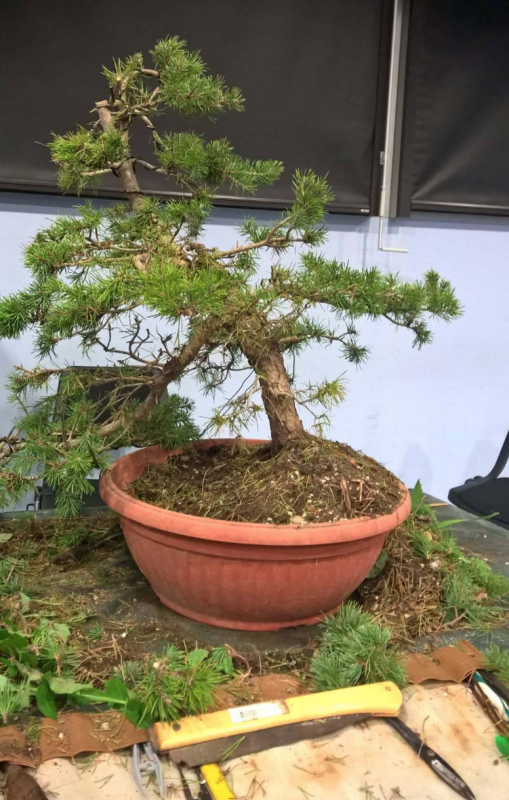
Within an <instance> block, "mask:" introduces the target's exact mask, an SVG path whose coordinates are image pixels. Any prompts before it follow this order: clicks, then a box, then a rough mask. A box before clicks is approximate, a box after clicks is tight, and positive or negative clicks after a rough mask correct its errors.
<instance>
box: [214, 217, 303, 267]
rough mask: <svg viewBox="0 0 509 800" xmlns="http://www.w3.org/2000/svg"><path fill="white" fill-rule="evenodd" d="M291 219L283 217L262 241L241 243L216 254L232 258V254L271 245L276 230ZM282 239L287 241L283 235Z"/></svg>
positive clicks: (219, 256) (217, 256)
mask: <svg viewBox="0 0 509 800" xmlns="http://www.w3.org/2000/svg"><path fill="white" fill-rule="evenodd" d="M290 219H291V218H290V217H285V219H282V220H281V221H280V222H278V223H277V224H276V225H274V227H273V228H272V229H271V230H270V231H269V232H268V234H267V236H266V237H265V239H262V241H261V242H252V243H251V244H243V245H240V246H239V247H234V248H233V249H232V250H224V251H223V252H222V253H218V254H217V255H216V258H231V257H232V256H236V255H238V253H245V252H247V251H248V250H256V249H257V248H259V247H267V245H270V240H271V239H272V237H273V236H274V234H275V233H276V231H277V230H279V228H281V227H282V225H286V223H287V222H289V221H290ZM281 240H282V241H286V239H283V237H281Z"/></svg>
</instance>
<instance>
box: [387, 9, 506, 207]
mask: <svg viewBox="0 0 509 800" xmlns="http://www.w3.org/2000/svg"><path fill="white" fill-rule="evenodd" d="M407 70H408V71H407V80H406V93H405V94H406V97H405V112H404V119H405V127H404V135H403V142H404V146H403V153H402V168H401V172H400V175H401V183H400V197H399V208H398V211H399V213H400V214H404V213H409V211H410V208H412V209H414V210H439V211H470V212H481V213H499V214H509V0H412V7H411V18H410V32H409V42H408V65H407Z"/></svg>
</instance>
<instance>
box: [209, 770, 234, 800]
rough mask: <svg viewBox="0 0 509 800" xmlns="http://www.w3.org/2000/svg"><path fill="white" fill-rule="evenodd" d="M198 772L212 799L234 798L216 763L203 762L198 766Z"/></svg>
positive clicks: (226, 799)
mask: <svg viewBox="0 0 509 800" xmlns="http://www.w3.org/2000/svg"><path fill="white" fill-rule="evenodd" d="M200 772H201V774H202V775H203V777H204V778H205V782H206V784H207V787H208V790H209V792H210V794H211V795H212V797H213V798H214V800H236V798H235V795H234V794H233V792H232V791H231V790H230V787H229V786H228V784H227V783H226V778H225V777H224V775H223V773H222V772H221V769H220V768H219V766H218V765H217V764H204V765H203V766H202V767H200Z"/></svg>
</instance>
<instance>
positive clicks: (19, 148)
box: [0, 0, 392, 213]
mask: <svg viewBox="0 0 509 800" xmlns="http://www.w3.org/2000/svg"><path fill="white" fill-rule="evenodd" d="M391 13H392V2H391V0H339V2H338V0H321V2H318V3H317V2H311V0H242V2H240V0H214V2H211V0H145V2H139V0H108V1H107V2H105V0H89V2H87V3H77V2H69V0H51V2H48V3H43V2H41V0H4V2H3V3H2V5H1V9H0V23H1V24H0V65H1V74H2V77H3V97H2V106H3V108H4V112H5V114H4V118H3V126H2V147H1V148H0V189H1V188H4V189H10V190H17V191H22V190H25V191H34V190H35V191H46V192H48V191H50V192H51V191H55V187H56V178H55V170H54V167H53V165H51V163H50V162H49V157H48V156H49V154H48V151H47V150H46V149H45V148H44V147H40V146H38V145H37V144H35V142H36V141H38V142H43V143H46V142H48V141H49V139H50V135H51V132H52V131H54V132H56V133H60V134H63V133H66V132H67V131H69V130H74V129H75V128H76V126H77V125H78V124H81V125H87V124H88V123H89V122H90V121H91V119H93V118H92V117H91V116H90V114H89V110H90V109H92V108H93V105H94V102H95V101H97V100H101V99H104V98H106V97H107V95H108V87H107V84H106V81H105V79H104V78H103V77H102V76H101V74H100V73H101V65H103V64H104V65H106V66H108V67H111V65H112V59H113V57H121V58H122V57H125V56H127V55H130V54H131V53H133V52H139V51H142V52H144V53H148V50H149V49H150V48H151V47H152V46H153V45H154V43H155V42H156V41H157V40H158V39H161V38H163V37H165V36H171V35H178V36H180V37H181V38H183V39H186V40H187V42H188V44H189V46H190V48H191V49H199V50H201V51H202V55H203V58H204V60H205V62H206V63H207V65H208V66H209V68H210V70H211V73H217V74H221V75H224V77H225V78H226V81H227V83H228V84H230V85H237V86H239V87H240V89H241V90H242V92H243V94H244V96H245V98H246V107H245V111H244V112H243V113H240V114H238V113H233V112H229V113H225V114H223V115H220V117H219V119H218V120H217V122H216V123H215V124H214V123H212V122H209V121H208V120H206V119H202V118H198V119H197V120H195V121H188V120H185V119H183V118H181V117H178V116H177V115H175V114H173V113H171V112H169V113H168V114H167V115H165V117H166V118H165V119H162V120H161V122H162V124H163V125H166V126H167V127H168V128H169V129H171V130H177V131H179V130H180V131H181V130H188V129H194V130H196V132H198V133H203V134H204V135H205V136H206V137H216V138H219V137H221V136H227V138H228V139H230V140H231V142H232V144H233V145H234V146H235V148H236V149H237V150H238V152H239V153H240V154H241V155H244V156H248V157H251V158H255V159H256V158H260V159H266V158H276V159H280V160H281V161H284V162H285V172H284V175H283V177H282V178H281V179H280V180H279V181H278V182H277V183H276V185H275V186H273V187H268V188H267V189H266V190H265V191H264V192H262V193H261V195H260V199H258V200H255V201H250V202H249V201H248V202H249V204H251V205H256V206H262V207H274V206H276V207H277V206H281V205H285V204H287V202H288V201H289V200H290V199H291V197H292V193H291V177H292V173H293V172H294V170H295V169H296V168H301V169H305V168H311V169H314V170H315V171H316V172H317V173H320V174H324V173H328V176H329V181H330V183H331V186H332V189H333V191H334V194H335V201H334V203H333V204H332V205H331V207H330V208H331V210H336V211H348V212H356V213H359V212H361V213H369V211H370V209H371V213H373V210H374V201H375V198H376V197H377V194H378V191H379V180H378V178H379V169H380V167H379V153H380V150H382V149H383V143H382V141H383V139H382V138H381V137H383V126H384V120H383V117H384V114H385V95H386V87H387V59H388V53H389V49H390V16H391ZM380 116H381V117H382V118H381V119H380V118H379V117H380ZM134 127H140V126H134ZM141 127H142V128H143V126H142V125H141ZM139 133H140V134H141V136H140V137H138V138H139V141H140V142H143V144H144V147H143V146H142V147H141V148H136V144H135V146H134V150H135V152H138V153H139V154H140V156H142V157H143V156H144V155H145V157H147V156H149V155H150V149H149V142H148V137H147V135H146V129H145V130H140V131H139ZM136 138H137V137H136V136H135V137H134V140H135V143H136ZM145 143H146V144H145ZM373 176H374V179H373ZM158 177H159V178H160V176H154V175H150V174H149V173H146V172H145V171H144V170H142V169H140V170H139V178H140V181H141V183H142V186H143V188H144V189H147V190H149V191H150V190H152V191H153V192H154V193H157V194H162V193H164V192H165V190H166V191H170V192H171V191H172V190H174V188H175V187H173V186H171V184H170V183H169V182H168V183H166V184H165V182H164V180H163V181H161V180H158ZM105 185H106V187H107V188H106V191H102V192H100V194H101V195H102V196H109V197H114V196H115V190H116V191H117V192H118V183H117V182H116V181H115V179H114V178H111V180H109V181H108V183H106V184H105ZM224 202H225V203H226V204H230V205H237V206H239V205H246V202H243V201H242V200H239V198H234V199H232V198H231V197H230V198H228V197H225V198H224Z"/></svg>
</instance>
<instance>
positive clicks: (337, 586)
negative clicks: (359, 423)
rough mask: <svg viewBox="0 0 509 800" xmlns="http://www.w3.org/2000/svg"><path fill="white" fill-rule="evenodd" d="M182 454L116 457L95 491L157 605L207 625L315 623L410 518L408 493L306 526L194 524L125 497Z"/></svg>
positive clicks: (151, 450) (260, 627) (155, 451)
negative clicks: (369, 510) (145, 475)
mask: <svg viewBox="0 0 509 800" xmlns="http://www.w3.org/2000/svg"><path fill="white" fill-rule="evenodd" d="M233 441H234V440H233V439H209V440H207V441H204V442H201V443H200V444H199V445H198V447H199V448H200V449H202V450H206V449H208V448H209V447H212V446H213V445H217V444H226V445H227V444H230V443H233ZM245 441H246V443H247V444H248V445H250V446H255V445H258V444H264V443H265V440H262V439H247V440H245ZM181 452H183V451H182V450H161V448H159V447H148V448H146V449H144V450H137V451H136V452H133V453H130V454H129V455H127V456H123V457H122V458H119V459H118V461H116V462H115V463H114V464H113V467H112V468H111V469H110V470H108V471H107V472H104V473H103V475H102V477H101V483H100V492H101V497H102V498H103V500H104V501H105V502H106V503H108V505H109V506H110V507H111V508H112V509H114V510H115V511H116V512H117V513H118V514H119V515H120V519H121V524H122V528H123V531H124V535H125V537H126V540H127V544H128V546H129V549H130V551H131V553H132V556H133V558H134V560H135V561H136V563H137V564H138V566H139V568H140V569H141V571H142V572H143V574H144V575H145V577H146V578H147V580H148V581H149V582H150V584H151V585H152V588H153V589H154V591H155V592H156V594H157V595H158V597H159V598H160V600H161V601H162V602H163V603H164V604H165V605H167V606H169V608H172V609H173V610H174V611H177V612H178V613H179V614H183V615H184V616H186V617H190V618H191V619H195V620H198V621H199V622H207V623H208V624H209V625H217V626H219V627H222V628H237V629H240V630H257V631H270V630H277V629H278V628H286V627H291V626H295V625H311V624H312V623H314V622H318V621H319V620H320V619H321V618H322V617H323V616H324V614H327V613H328V612H332V611H335V610H336V609H337V608H338V607H339V606H340V605H341V603H342V602H343V601H344V600H345V599H346V598H347V597H348V596H349V595H350V594H351V593H352V592H353V591H354V590H355V589H356V588H357V586H359V584H360V583H361V582H362V581H363V580H364V578H365V577H366V575H367V574H368V572H369V571H370V569H371V567H372V566H373V564H374V563H375V561H376V559H377V558H378V555H379V553H380V551H381V549H382V546H383V544H384V541H385V539H386V537H387V535H388V534H389V533H390V531H392V530H393V529H394V528H395V527H396V526H397V525H399V524H400V523H401V522H403V520H405V519H406V517H407V516H408V515H409V513H410V495H409V493H408V491H407V490H406V489H405V490H404V493H403V499H402V501H401V503H400V505H399V506H398V507H397V508H396V510H395V511H393V512H392V514H386V515H385V516H381V517H375V518H367V517H366V518H362V519H351V520H341V521H337V522H322V523H317V524H309V525H305V526H298V525H269V524H254V523H246V522H226V521H224V520H219V519H207V518H205V517H195V516H191V515H189V514H180V513H177V512H174V511H166V510H165V509H162V508H158V507H157V506H154V505H150V504H149V503H143V502H141V501H140V500H135V499H134V498H132V497H130V496H129V495H128V494H126V493H125V491H124V489H125V488H126V487H127V486H128V485H129V484H130V483H132V481H134V480H135V479H136V478H137V477H138V476H139V475H141V473H142V472H143V470H144V469H145V468H146V467H147V465H148V464H159V463H161V462H164V461H166V460H167V459H168V457H169V456H171V455H175V454H177V453H181Z"/></svg>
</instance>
